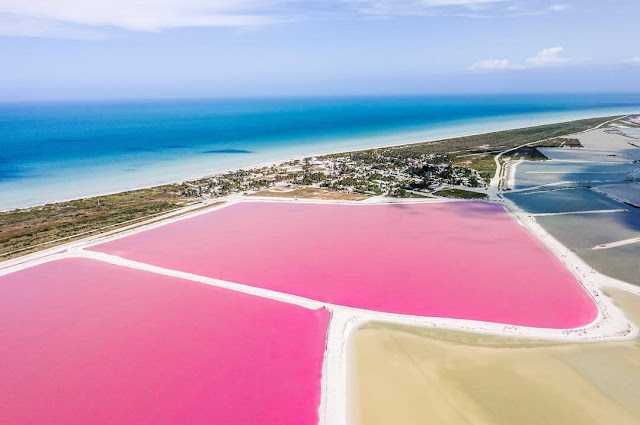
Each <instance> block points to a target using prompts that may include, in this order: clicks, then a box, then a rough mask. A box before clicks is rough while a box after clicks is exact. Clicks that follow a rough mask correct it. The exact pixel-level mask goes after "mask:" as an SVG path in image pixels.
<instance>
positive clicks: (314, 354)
mask: <svg viewBox="0 0 640 425" xmlns="http://www.w3.org/2000/svg"><path fill="white" fill-rule="evenodd" d="M0 306H1V308H0V423H2V424H20V425H27V424H34V425H36V424H37V425H42V424H65V425H69V424H82V425H87V424H118V425H128V424H135V425H140V424H168V425H172V424H180V425H182V424H190V425H192V424H225V425H228V424H237V425H247V424H273V425H275V424H303V425H304V424H308V425H311V424H316V423H317V421H318V407H319V403H320V391H321V385H320V380H321V372H322V371H321V369H322V362H323V353H324V347H325V336H326V329H327V325H328V320H329V314H328V312H327V311H326V310H318V311H312V310H307V309H304V308H302V307H297V306H293V305H289V304H283V303H278V302H275V301H271V300H265V299H261V298H257V297H253V296H250V295H246V294H241V293H235V292H231V291H227V290H224V289H219V288H215V287H211V286H207V285H204V284H200V283H194V282H188V281H182V280H180V279H175V278H170V277H165V276H161V275H155V274H151V273H147V272H143V271H137V270H133V269H127V268H124V267H118V266H114V265H109V264H106V263H101V262H97V261H93V260H87V259H67V260H61V261H56V262H52V263H47V264H44V265H40V266H36V267H33V268H29V269H26V270H23V271H19V272H16V273H13V274H9V275H6V276H3V277H0Z"/></svg>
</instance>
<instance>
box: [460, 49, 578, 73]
mask: <svg viewBox="0 0 640 425" xmlns="http://www.w3.org/2000/svg"><path fill="white" fill-rule="evenodd" d="M563 50H564V49H563V48H562V47H549V48H548V49H543V50H540V51H539V52H538V54H536V55H535V56H532V57H530V58H527V59H525V61H524V64H518V63H511V62H510V61H509V59H486V60H481V61H478V62H475V63H473V64H472V65H471V66H470V67H469V68H468V69H470V70H489V69H531V68H543V67H550V66H559V65H565V64H567V63H569V62H571V59H568V58H563V57H560V53H562V51H563Z"/></svg>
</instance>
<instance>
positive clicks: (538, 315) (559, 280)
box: [93, 202, 597, 328]
mask: <svg viewBox="0 0 640 425" xmlns="http://www.w3.org/2000/svg"><path fill="white" fill-rule="evenodd" d="M93 249H94V250H97V251H101V252H104V253H109V254H113V255H118V256H122V257H125V258H128V259H132V260H136V261H140V262H144V263H149V264H153V265H156V266H161V267H165V268H170V269H176V270H181V271H186V272H191V273H195V274H199V275H204V276H209V277H213V278H218V279H222V280H226V281H231V282H237V283H242V284H246V285H251V286H256V287H261V288H268V289H272V290H275V291H280V292H285V293H289V294H294V295H299V296H302V297H306V298H310V299H314V300H321V301H324V302H328V303H332V304H338V305H343V306H349V307H356V308H362V309H368V310H376V311H382V312H390V313H401V314H411V315H420V316H434V317H448V318H459V319H473V320H481V321H489V322H497V323H506V324H514V325H524V326H533V327H544V328H573V327H578V326H581V325H585V324H588V323H590V322H592V321H593V320H594V319H595V318H596V317H597V308H596V306H595V304H594V302H593V300H592V299H591V298H590V297H589V295H588V294H587V293H586V292H585V291H584V290H583V288H582V287H581V285H580V283H579V282H578V281H577V280H576V278H575V277H574V276H573V275H572V274H571V273H570V272H569V271H568V270H567V269H566V268H565V267H564V265H563V264H562V263H561V262H560V261H559V260H558V259H556V257H555V256H554V255H553V254H552V253H551V252H550V251H549V250H548V249H547V248H546V247H545V246H544V245H543V244H542V243H541V242H540V241H539V240H538V239H536V238H535V237H534V236H533V235H532V234H530V233H529V232H528V230H527V229H526V228H524V227H523V226H521V225H520V224H518V223H517V222H516V221H515V220H514V219H513V218H512V217H511V216H510V215H509V214H508V213H507V212H506V211H505V210H504V208H503V207H501V206H499V205H495V204H490V203H486V202H448V203H429V204H424V203H423V204H416V203H413V204H387V205H366V204H364V205H352V204H311V203H284V202H242V203H239V204H235V205H232V206H229V207H225V208H222V209H219V210H216V211H212V212H209V213H206V214H202V215H199V216H195V217H192V218H189V219H185V220H182V221H177V222H174V223H171V224H168V225H165V226H161V227H157V228H155V229H152V230H148V231H145V232H141V233H137V234H134V235H131V236H128V237H124V238H121V239H118V240H114V241H111V242H108V243H105V244H103V245H99V246H96V247H94V248H93Z"/></svg>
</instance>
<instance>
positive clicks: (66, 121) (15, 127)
mask: <svg viewBox="0 0 640 425" xmlns="http://www.w3.org/2000/svg"><path fill="white" fill-rule="evenodd" d="M630 112H640V94H634V95H625V94H593V95H517V96H515V95H513V96H446V97H433V96H431V97H406V96H405V97H344V98H340V97H331V98H319V97H316V98H270V99H242V100H240V99H235V100H172V101H169V100H166V101H128V102H84V103H79V102H65V103H37V104H36V103H29V104H27V103H20V104H0V210H6V209H11V208H16V207H23V206H30V205H37V204H42V203H46V202H51V201H55V200H65V199H72V198H78V197H84V196H90V195H97V194H102V193H110V192H116V191H122V190H127V189H133V188H139V187H145V186H150V185H154V184H161V183H167V182H172V181H180V180H185V179H188V178H192V177H197V176H201V175H206V174H209V173H214V172H218V171H224V170H229V169H234V168H238V167H245V166H249V165H255V164H261V163H265V162H272V161H279V160H284V159H289V158H292V157H300V156H306V155H313V154H321V153H327V152H335V151H343V150H350V149H359V148H366V147H374V146H384V145H391V144H399V143H409V142H418V141H423V140H433V139H437V138H442V137H452V136H459V135H465V134H473V133H480V132H487V131H495V130H501V129H506V128H514V127H522V126H530V125H537V124H543V123H550V122H556V121H563V120H571V119H577V118H583V117H584V118H586V117H594V116H602V115H613V114H619V113H630Z"/></svg>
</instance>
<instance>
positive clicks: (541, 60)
mask: <svg viewBox="0 0 640 425" xmlns="http://www.w3.org/2000/svg"><path fill="white" fill-rule="evenodd" d="M563 50H564V49H563V48H562V47H550V48H548V49H544V50H541V51H539V52H538V54H537V55H535V56H534V57H532V58H528V59H527V60H526V63H527V67H529V68H540V67H543V66H557V65H563V64H566V63H567V62H570V59H567V58H562V57H560V56H559V55H560V53H562V51H563Z"/></svg>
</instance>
